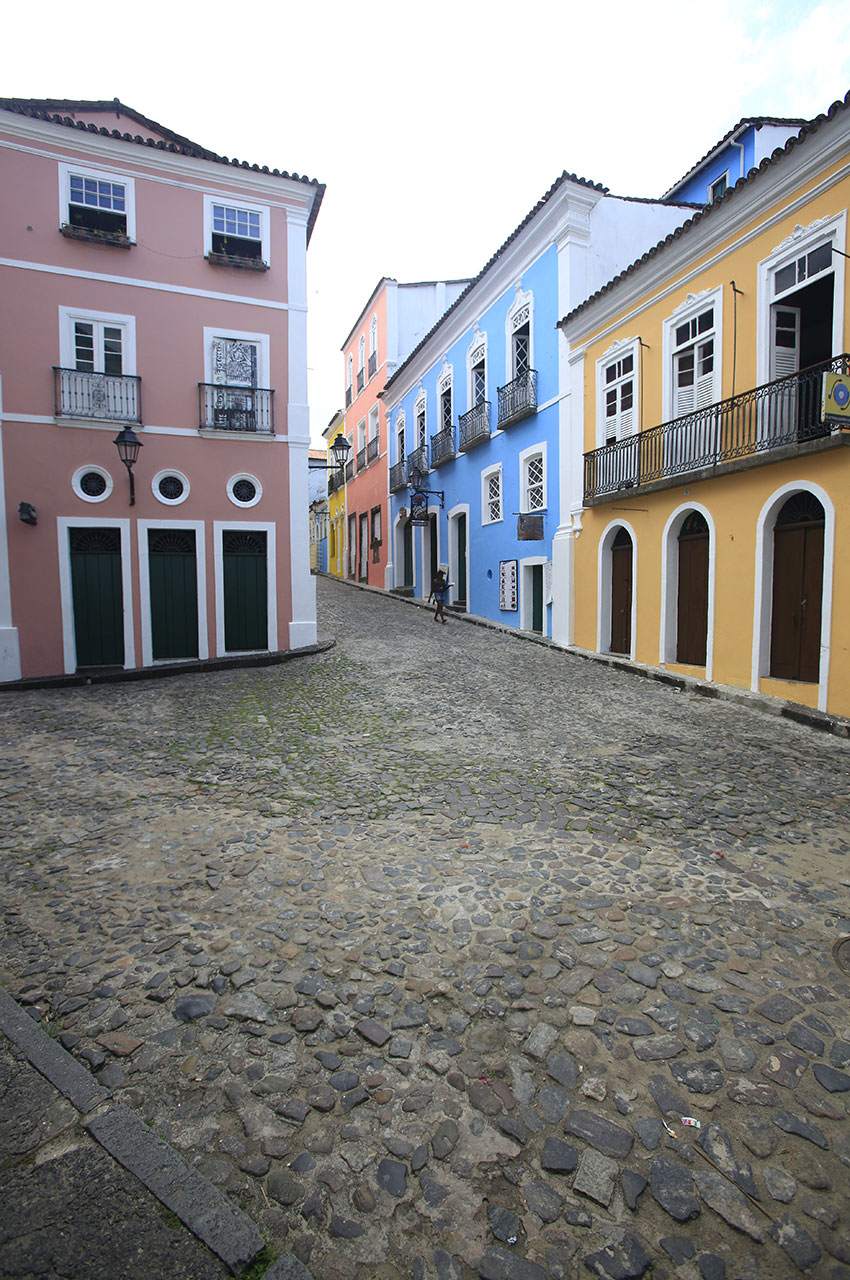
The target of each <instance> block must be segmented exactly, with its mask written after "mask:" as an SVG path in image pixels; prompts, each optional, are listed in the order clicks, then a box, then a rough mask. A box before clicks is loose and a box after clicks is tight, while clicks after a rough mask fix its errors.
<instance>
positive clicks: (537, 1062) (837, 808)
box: [0, 579, 850, 1280]
mask: <svg viewBox="0 0 850 1280" xmlns="http://www.w3.org/2000/svg"><path fill="white" fill-rule="evenodd" d="M317 586H318V595H319V621H320V627H319V629H320V633H321V634H322V635H326V636H329V637H333V638H334V639H335V641H336V644H335V646H334V647H333V648H330V649H328V650H327V651H326V652H324V653H321V654H318V655H315V656H310V657H302V658H298V659H296V660H294V661H291V662H287V663H285V664H283V665H280V666H273V667H266V668H258V669H250V670H230V671H225V672H218V673H214V674H207V675H184V676H179V677H174V678H170V679H159V680H150V681H141V682H136V683H122V684H115V685H98V686H91V687H88V688H71V689H64V690H43V691H32V692H26V693H23V692H20V693H19V692H14V693H8V692H7V693H4V694H3V696H2V699H0V736H2V741H3V747H4V750H3V763H2V765H0V782H1V783H2V788H3V793H4V800H5V806H4V807H5V822H4V828H3V835H2V846H3V857H2V862H0V885H1V886H2V889H0V902H2V908H3V910H2V916H3V928H2V931H0V983H2V985H3V986H5V988H6V989H7V991H8V992H9V993H10V994H11V995H12V996H14V997H15V999H16V1000H18V1001H20V1002H21V1003H22V1004H24V1005H30V1006H35V1007H36V1008H37V1010H38V1011H39V1013H40V1016H41V1021H42V1025H43V1026H45V1027H46V1028H48V1029H50V1031H51V1034H52V1035H54V1036H56V1037H58V1038H59V1039H60V1040H61V1042H62V1044H64V1045H65V1047H66V1048H69V1049H70V1050H71V1051H72V1053H73V1054H74V1056H75V1057H77V1058H78V1059H79V1060H80V1061H81V1062H83V1063H85V1064H87V1065H88V1066H89V1067H90V1068H91V1070H92V1071H93V1072H94V1073H96V1076H97V1078H98V1080H99V1081H100V1083H101V1084H103V1085H105V1086H106V1087H107V1088H109V1089H111V1090H112V1092H113V1094H114V1096H115V1098H117V1099H118V1100H119V1101H121V1102H124V1103H126V1104H127V1105H128V1106H130V1107H131V1108H133V1109H134V1110H135V1111H136V1112H137V1113H138V1114H139V1115H141V1116H142V1118H143V1119H144V1120H146V1121H147V1123H148V1124H149V1125H150V1126H151V1127H152V1128H153V1129H154V1130H155V1131H156V1132H157V1133H158V1134H159V1135H161V1136H162V1137H163V1138H165V1139H167V1141H168V1142H170V1143H171V1144H172V1145H173V1146H174V1147H176V1148H177V1149H178V1150H179V1151H180V1152H182V1153H183V1154H184V1155H185V1156H186V1158H187V1159H188V1160H189V1161H190V1162H191V1163H192V1164H193V1165H195V1166H196V1167H197V1168H198V1169H199V1170H200V1171H201V1172H202V1173H203V1174H204V1175H205V1176H206V1177H207V1178H208V1179H209V1180H210V1181H211V1182H213V1183H214V1184H215V1185H216V1186H218V1187H219V1188H220V1189H221V1190H223V1191H224V1192H225V1193H226V1194H227V1195H228V1196H229V1197H230V1198H231V1199H233V1200H234V1201H235V1202H236V1203H238V1204H239V1206H240V1207H241V1208H242V1209H244V1210H245V1212H246V1213H248V1214H249V1215H250V1217H252V1218H253V1219H254V1221H255V1222H256V1223H258V1224H259V1226H260V1228H261V1229H262V1231H263V1232H264V1234H265V1236H266V1239H267V1240H268V1241H269V1242H270V1243H271V1244H272V1247H273V1249H274V1250H275V1251H277V1252H286V1251H291V1252H293V1253H294V1254H295V1255H296V1256H297V1257H298V1258H299V1259H301V1261H302V1262H303V1263H304V1264H305V1265H306V1266H307V1268H308V1269H309V1272H310V1274H311V1275H312V1276H313V1277H315V1280H366V1278H367V1277H368V1278H369V1280H372V1278H374V1280H396V1278H397V1277H403V1278H404V1280H407V1278H408V1277H411V1278H415V1280H474V1278H475V1277H482V1278H483V1280H576V1278H577V1277H579V1276H584V1275H599V1276H605V1277H612V1278H615V1277H632V1276H635V1277H637V1276H641V1275H646V1276H651V1277H653V1278H654V1280H661V1277H664V1276H666V1277H670V1278H672V1277H673V1276H676V1277H680V1278H681V1280H699V1278H700V1277H702V1280H723V1277H724V1276H725V1277H727V1280H785V1278H786V1277H789V1276H793V1275H796V1274H799V1273H800V1272H805V1274H807V1275H810V1276H813V1277H816V1278H817V1280H820V1278H821V1277H823V1278H824V1280H841V1278H850V1194H849V1193H848V1166H850V1129H848V1124H847V1115H848V1106H847V1103H848V1099H850V1012H848V997H850V977H846V976H845V975H844V974H843V973H842V971H841V970H840V969H839V968H838V967H837V965H836V962H835V960H834V959H833V955H832V948H833V946H834V944H836V943H837V942H838V941H839V939H840V938H841V937H843V936H844V935H845V934H850V858H848V850H850V827H848V800H850V774H848V764H850V742H848V741H847V740H846V739H841V738H838V737H833V736H829V735H827V734H823V733H817V732H815V731H813V730H811V729H808V728H805V727H803V726H801V725H798V724H795V723H793V722H791V721H788V720H783V719H780V718H778V717H776V716H773V715H769V714H767V713H765V712H763V711H757V710H751V709H749V708H747V707H742V706H738V705H736V704H734V703H732V702H726V701H722V700H718V699H714V698H707V697H701V696H697V695H696V694H693V693H690V692H684V691H677V690H675V689H671V688H669V687H667V686H664V685H662V684H658V683H655V682H653V681H650V680H644V679H637V678H635V677H634V676H631V675H628V674H626V673H623V672H620V671H617V670H614V669H612V668H609V667H607V666H604V665H601V664H597V663H595V662H592V661H588V660H586V659H583V658H581V657H578V656H575V655H571V654H566V653H563V652H560V651H558V650H555V649H553V648H550V647H547V646H544V645H537V644H531V643H528V642H527V641H524V640H521V639H516V638H514V637H512V636H509V635H505V634H502V633H499V632H495V631H491V630H486V629H484V628H480V627H477V626H472V625H467V624H465V623H464V622H462V621H460V620H458V619H456V618H452V617H450V619H449V623H448V625H447V626H435V625H434V624H433V622H432V620H431V613H430V611H428V610H423V609H421V608H417V607H413V606H411V605H409V604H407V603H405V602H402V601H399V600H397V599H394V598H391V597H387V596H383V595H380V594H377V593H371V592H363V591H359V590H356V589H352V588H351V587H347V586H345V585H343V584H340V583H337V582H334V581H332V580H329V579H320V580H319V581H318V584H317ZM848 948H849V949H850V944H848ZM686 1117H687V1118H692V1119H694V1120H696V1121H698V1122H699V1127H697V1126H695V1125H692V1124H686V1123H683V1118H686ZM180 1274H182V1273H180ZM177 1275H178V1273H177V1272H175V1273H174V1277H175V1280H177ZM163 1280H171V1277H170V1276H166V1275H165V1273H164V1274H163Z"/></svg>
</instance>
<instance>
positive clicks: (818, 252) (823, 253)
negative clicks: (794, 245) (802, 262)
mask: <svg viewBox="0 0 850 1280" xmlns="http://www.w3.org/2000/svg"><path fill="white" fill-rule="evenodd" d="M830 266H832V245H831V244H822V245H819V246H818V248H817V249H813V250H812V252H811V253H810V254H809V255H808V258H807V259H806V272H807V275H808V276H809V278H811V277H812V276H814V275H817V273H818V272H819V271H826V269H827V267H830Z"/></svg>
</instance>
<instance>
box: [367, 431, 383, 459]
mask: <svg viewBox="0 0 850 1280" xmlns="http://www.w3.org/2000/svg"><path fill="white" fill-rule="evenodd" d="M380 452H381V441H380V438H379V437H378V436H372V439H371V440H370V441H369V443H368V444H367V445H366V462H367V463H369V462H374V461H375V460H376V459H377V457H378V455H379V454H380Z"/></svg>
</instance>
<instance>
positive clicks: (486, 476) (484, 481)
mask: <svg viewBox="0 0 850 1280" xmlns="http://www.w3.org/2000/svg"><path fill="white" fill-rule="evenodd" d="M494 476H497V477H498V480H499V516H498V518H496V517H493V516H491V515H490V501H491V499H490V496H489V481H490V480H491V479H492V478H493V477H494ZM504 519H505V486H504V483H503V480H502V464H501V462H497V463H496V465H495V466H494V467H487V468H485V470H484V471H482V472H481V523H482V525H485V524H503V523H504Z"/></svg>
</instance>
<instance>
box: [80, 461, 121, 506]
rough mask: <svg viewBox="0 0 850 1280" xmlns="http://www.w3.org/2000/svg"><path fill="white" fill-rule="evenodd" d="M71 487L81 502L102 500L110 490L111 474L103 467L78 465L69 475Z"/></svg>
mask: <svg viewBox="0 0 850 1280" xmlns="http://www.w3.org/2000/svg"><path fill="white" fill-rule="evenodd" d="M71 488H72V489H73V490H74V493H75V494H76V495H77V497H78V498H82V500H83V502H103V501H105V499H106V498H108V497H109V495H110V493H111V492H112V476H111V475H110V474H109V472H108V471H104V469H103V467H97V466H92V465H91V464H89V466H86V467H78V468H77V470H76V471H75V472H74V474H73V476H72V477H71Z"/></svg>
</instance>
